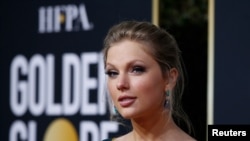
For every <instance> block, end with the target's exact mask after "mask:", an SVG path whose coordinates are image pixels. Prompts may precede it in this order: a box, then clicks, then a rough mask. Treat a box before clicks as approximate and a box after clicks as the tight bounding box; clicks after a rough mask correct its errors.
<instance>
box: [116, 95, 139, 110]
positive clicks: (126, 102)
mask: <svg viewBox="0 0 250 141" xmlns="http://www.w3.org/2000/svg"><path fill="white" fill-rule="evenodd" d="M135 99H136V97H134V96H126V95H124V96H119V97H118V102H119V104H120V105H121V106H122V107H129V106H130V105H132V104H133V103H134V102H135Z"/></svg>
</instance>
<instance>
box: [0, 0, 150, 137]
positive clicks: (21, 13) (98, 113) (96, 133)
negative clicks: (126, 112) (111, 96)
mask: <svg viewBox="0 0 250 141" xmlns="http://www.w3.org/2000/svg"><path fill="white" fill-rule="evenodd" d="M151 5H152V4H151V0H146V1H145V0H136V1H133V0H126V1H117V0H109V1H97V0H82V1H79V0H53V1H46V0H25V1H7V0H6V1H1V4H0V12H1V15H0V16H1V18H0V20H1V21H0V28H1V29H0V31H1V32H0V34H1V38H0V57H1V59H0V68H1V73H0V78H1V79H0V82H1V83H0V84H1V88H0V103H1V108H0V115H1V116H0V118H1V119H0V124H1V132H0V133H1V140H3V141H55V140H60V141H66V140H67V141H68V140H70V141H77V140H79V141H87V140H89V141H100V140H101V139H104V138H108V137H109V136H113V135H115V134H118V133H120V132H123V131H122V130H121V129H120V126H118V125H117V124H116V123H114V122H111V121H110V120H109V110H108V104H107V100H106V98H105V85H104V72H103V64H102V55H101V53H100V51H101V48H102V42H103V39H104V36H105V34H106V33H107V31H108V29H109V28H110V27H111V26H112V25H113V24H115V23H117V22H119V21H121V20H127V19H137V20H145V21H151V15H152V9H151Z"/></svg>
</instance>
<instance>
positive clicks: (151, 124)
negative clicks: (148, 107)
mask: <svg viewBox="0 0 250 141" xmlns="http://www.w3.org/2000/svg"><path fill="white" fill-rule="evenodd" d="M131 121H132V126H133V131H132V136H133V138H134V140H137V141H138V140H143V141H146V140H148V141H156V140H159V141H160V140H164V138H163V137H164V136H165V135H166V133H167V132H168V131H170V130H171V129H172V127H174V126H175V124H174V122H173V120H172V118H171V116H170V115H169V112H167V111H164V112H160V113H155V114H154V115H150V116H146V117H142V118H137V119H132V120H131Z"/></svg>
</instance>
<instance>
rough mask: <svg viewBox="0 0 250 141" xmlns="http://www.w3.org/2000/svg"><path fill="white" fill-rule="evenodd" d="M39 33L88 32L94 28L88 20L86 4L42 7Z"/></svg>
mask: <svg viewBox="0 0 250 141" xmlns="http://www.w3.org/2000/svg"><path fill="white" fill-rule="evenodd" d="M38 17H39V19H38V24H39V25H38V33H40V34H43V33H59V32H62V31H65V32H74V31H75V32H76V31H88V30H92V29H93V28H94V25H93V23H91V22H90V21H89V19H88V15H87V10H86V7H85V5H84V4H80V5H79V6H77V5H75V4H69V5H56V6H53V7H52V6H47V7H43V6H42V7H40V8H39V10H38Z"/></svg>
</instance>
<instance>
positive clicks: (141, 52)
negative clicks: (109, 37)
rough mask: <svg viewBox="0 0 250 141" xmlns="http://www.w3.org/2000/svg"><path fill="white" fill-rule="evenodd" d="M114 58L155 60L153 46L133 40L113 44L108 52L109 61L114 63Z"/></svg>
mask: <svg viewBox="0 0 250 141" xmlns="http://www.w3.org/2000/svg"><path fill="white" fill-rule="evenodd" d="M114 58H116V59H117V58H137V59H145V58H148V59H153V60H154V58H153V56H152V49H151V45H150V44H149V43H146V42H138V41H131V40H122V41H120V42H117V43H114V44H111V46H110V48H109V50H108V52H107V61H113V59H114Z"/></svg>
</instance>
